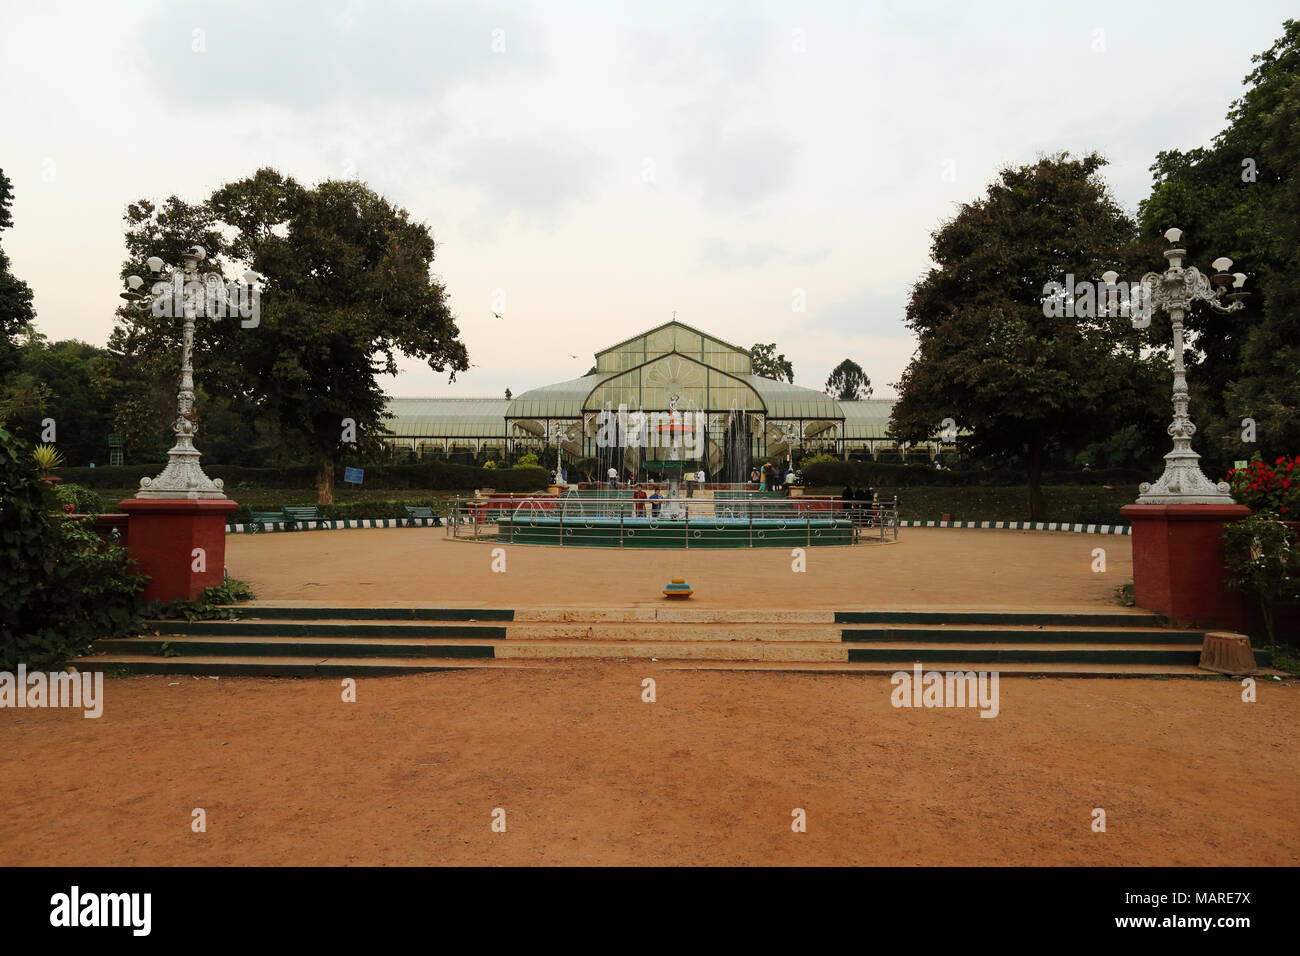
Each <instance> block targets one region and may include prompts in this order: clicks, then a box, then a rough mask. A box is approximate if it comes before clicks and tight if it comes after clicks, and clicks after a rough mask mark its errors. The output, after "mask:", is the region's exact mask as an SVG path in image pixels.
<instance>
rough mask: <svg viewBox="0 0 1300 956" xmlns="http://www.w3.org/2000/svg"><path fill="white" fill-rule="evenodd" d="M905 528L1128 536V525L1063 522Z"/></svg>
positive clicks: (904, 524) (930, 523) (948, 523)
mask: <svg viewBox="0 0 1300 956" xmlns="http://www.w3.org/2000/svg"><path fill="white" fill-rule="evenodd" d="M898 524H899V526H900V527H903V528H1007V529H1010V530H1012V531H1073V532H1075V533H1077V534H1126V535H1132V534H1133V529H1132V527H1131V526H1129V525H1126V524H1067V523H1066V522H1063V521H900V522H899V523H898Z"/></svg>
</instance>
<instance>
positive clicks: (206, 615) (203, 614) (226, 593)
mask: <svg viewBox="0 0 1300 956" xmlns="http://www.w3.org/2000/svg"><path fill="white" fill-rule="evenodd" d="M255 597H257V595H256V594H254V593H253V589H252V588H250V587H249V586H248V584H247V583H246V582H244V581H241V580H239V579H238V578H227V579H226V580H225V581H224V582H223V583H221V584H219V585H217V586H216V587H211V588H204V589H203V593H202V594H200V595H199V596H198V598H196V599H195V600H193V601H187V600H185V599H184V598H178V599H177V600H175V601H169V602H167V603H166V604H164V603H163V602H162V601H154V602H152V603H151V604H149V605H148V606H146V607H145V611H144V613H145V614H146V615H147V616H149V617H150V618H180V617H183V618H185V620H187V621H212V620H230V619H232V618H235V617H238V616H239V610H238V609H237V608H233V607H229V605H231V604H239V603H241V602H243V601H251V600H253V599H254V598H255Z"/></svg>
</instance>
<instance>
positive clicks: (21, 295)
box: [0, 170, 36, 398]
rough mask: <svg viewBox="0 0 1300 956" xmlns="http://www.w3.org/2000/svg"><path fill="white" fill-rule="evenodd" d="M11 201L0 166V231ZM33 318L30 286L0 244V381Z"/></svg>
mask: <svg viewBox="0 0 1300 956" xmlns="http://www.w3.org/2000/svg"><path fill="white" fill-rule="evenodd" d="M12 202H13V183H12V182H11V181H10V179H9V177H8V176H6V175H5V174H4V170H0V232H3V231H4V230H5V229H8V228H10V227H11V226H12V225H13V224H14V220H13V216H12V215H10V213H9V206H10V204H11V203H12ZM35 318H36V312H35V310H33V308H32V290H31V289H30V288H29V287H28V285H27V283H26V282H23V281H22V280H21V279H19V278H17V277H16V276H15V275H14V274H13V273H11V272H10V271H9V257H8V256H7V255H5V251H4V249H3V248H0V383H3V382H4V380H5V378H6V376H8V374H9V372H10V371H11V370H12V369H13V367H14V365H15V363H16V360H17V357H16V351H17V343H16V342H15V336H17V335H18V333H19V332H21V331H22V330H23V329H24V328H26V327H27V326H29V325H30V324H31V322H32V320H33V319H35ZM0 398H3V395H0Z"/></svg>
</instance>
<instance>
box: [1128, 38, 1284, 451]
mask: <svg viewBox="0 0 1300 956" xmlns="http://www.w3.org/2000/svg"><path fill="white" fill-rule="evenodd" d="M1252 60H1253V62H1254V64H1255V67H1254V69H1253V70H1252V71H1251V72H1250V73H1249V74H1248V75H1247V76H1246V78H1245V85H1246V87H1247V89H1246V92H1245V93H1244V94H1243V95H1242V97H1241V98H1240V99H1238V100H1236V101H1234V102H1233V103H1232V105H1231V107H1230V109H1229V111H1228V115H1227V119H1228V125H1227V127H1226V128H1224V129H1223V130H1222V131H1221V132H1220V133H1219V134H1218V135H1217V136H1216V137H1215V138H1214V142H1213V144H1212V145H1211V146H1209V147H1201V148H1197V149H1192V150H1188V151H1186V152H1181V151H1179V150H1167V151H1164V152H1161V153H1159V154H1158V155H1157V157H1156V162H1155V164H1154V165H1153V166H1152V167H1151V171H1152V174H1153V177H1154V184H1153V186H1152V191H1151V195H1150V196H1149V197H1148V198H1147V199H1146V200H1145V201H1144V202H1143V203H1142V204H1141V205H1140V207H1139V222H1140V226H1141V231H1142V234H1143V235H1144V236H1146V237H1149V238H1153V239H1154V237H1158V236H1159V235H1160V234H1162V233H1163V232H1164V231H1165V230H1166V229H1168V228H1169V227H1171V226H1177V227H1179V228H1180V229H1182V230H1183V231H1184V234H1185V235H1184V237H1183V239H1182V241H1181V243H1180V244H1181V245H1183V246H1184V247H1186V248H1187V251H1188V256H1189V261H1191V262H1192V263H1195V264H1197V265H1198V266H1199V267H1200V268H1202V269H1205V268H1206V267H1207V266H1208V265H1209V263H1210V261H1211V260H1213V259H1214V258H1216V257H1218V256H1221V255H1226V256H1228V257H1229V258H1232V259H1234V260H1236V265H1235V266H1234V270H1240V271H1242V272H1245V273H1247V274H1248V275H1249V276H1250V277H1251V284H1250V285H1249V286H1248V287H1247V289H1248V291H1251V292H1252V293H1253V294H1252V295H1251V296H1250V297H1248V298H1247V299H1246V300H1245V306H1246V307H1245V309H1243V310H1242V311H1240V312H1235V313H1233V314H1231V315H1222V314H1219V313H1217V312H1214V311H1213V310H1211V309H1209V308H1207V307H1205V306H1204V305H1200V306H1198V307H1196V308H1194V309H1192V310H1191V312H1190V313H1189V314H1188V316H1187V318H1186V320H1185V325H1186V328H1187V329H1188V331H1189V333H1190V336H1189V338H1190V346H1191V347H1190V349H1189V351H1188V355H1187V362H1188V365H1189V372H1188V378H1189V380H1190V381H1191V383H1192V384H1193V388H1194V392H1193V402H1194V404H1193V417H1194V419H1195V420H1196V422H1197V424H1198V425H1199V426H1200V434H1202V435H1205V436H1207V438H1208V446H1207V452H1209V453H1210V454H1211V455H1212V456H1213V457H1214V458H1215V459H1217V460H1218V461H1219V462H1220V463H1223V462H1228V461H1232V460H1234V459H1237V458H1245V457H1249V454H1248V453H1250V452H1253V451H1256V450H1258V451H1260V452H1261V453H1262V454H1263V456H1264V457H1265V458H1266V459H1268V460H1272V459H1273V458H1274V457H1276V456H1277V455H1281V454H1284V453H1288V452H1290V451H1291V450H1293V449H1295V448H1296V447H1297V446H1300V411H1297V409H1296V402H1295V401H1294V399H1293V398H1292V396H1294V395H1295V394H1296V389H1297V375H1300V372H1297V367H1298V366H1300V362H1298V361H1297V359H1298V358H1300V346H1297V345H1296V344H1295V343H1296V341H1297V338H1298V337H1300V336H1298V333H1300V317H1297V316H1298V312H1297V305H1300V300H1298V299H1297V292H1296V288H1295V283H1296V282H1297V273H1296V268H1297V260H1296V250H1297V246H1298V245H1300V242H1298V241H1297V230H1298V229H1300V219H1298V216H1297V213H1298V212H1300V210H1298V209H1297V189H1298V188H1300V185H1298V182H1297V178H1298V176H1300V173H1298V172H1297V171H1298V170H1300V136H1298V135H1297V132H1296V130H1297V126H1300V89H1297V77H1300V21H1297V20H1287V21H1286V23H1285V29H1284V32H1283V35H1282V37H1281V38H1280V39H1278V40H1277V42H1276V43H1274V44H1273V45H1272V47H1270V48H1269V49H1268V50H1266V51H1265V52H1264V53H1262V54H1257V55H1256V56H1254V57H1253V58H1252ZM1157 248H1159V247H1158V246H1157ZM1158 262H1159V258H1158V254H1157V256H1156V259H1155V263H1158ZM1155 263H1153V264H1152V265H1151V266H1150V267H1149V268H1151V269H1158V266H1157V265H1156V264H1155ZM1165 333H1166V334H1167V327H1166V328H1165ZM1243 418H1253V419H1255V421H1256V423H1257V428H1256V435H1257V439H1258V444H1255V445H1251V444H1248V443H1243V440H1242V431H1243V428H1242V419H1243Z"/></svg>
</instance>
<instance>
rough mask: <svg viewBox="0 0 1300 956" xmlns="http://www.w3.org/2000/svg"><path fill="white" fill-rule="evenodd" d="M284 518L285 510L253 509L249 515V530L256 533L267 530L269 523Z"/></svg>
mask: <svg viewBox="0 0 1300 956" xmlns="http://www.w3.org/2000/svg"><path fill="white" fill-rule="evenodd" d="M283 520H284V512H283V511H253V512H251V513H250V514H249V515H248V531H249V533H250V534H254V533H256V532H258V531H264V530H266V526H267V525H268V524H271V525H273V524H275V523H276V522H277V521H283Z"/></svg>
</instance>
